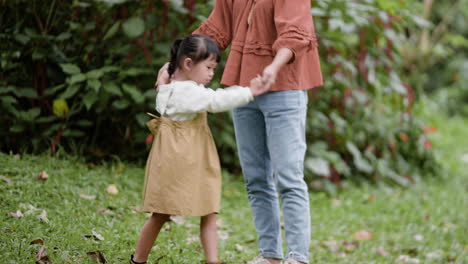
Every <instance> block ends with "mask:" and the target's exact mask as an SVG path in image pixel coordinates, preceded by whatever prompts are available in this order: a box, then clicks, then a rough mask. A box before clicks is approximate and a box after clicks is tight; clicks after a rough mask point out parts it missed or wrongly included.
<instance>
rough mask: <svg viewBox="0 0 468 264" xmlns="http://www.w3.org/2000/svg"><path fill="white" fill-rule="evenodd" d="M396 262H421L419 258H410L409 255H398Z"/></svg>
mask: <svg viewBox="0 0 468 264" xmlns="http://www.w3.org/2000/svg"><path fill="white" fill-rule="evenodd" d="M396 261H397V262H406V263H421V261H419V259H417V258H411V257H410V256H407V255H400V256H399V257H398V258H397V259H396Z"/></svg>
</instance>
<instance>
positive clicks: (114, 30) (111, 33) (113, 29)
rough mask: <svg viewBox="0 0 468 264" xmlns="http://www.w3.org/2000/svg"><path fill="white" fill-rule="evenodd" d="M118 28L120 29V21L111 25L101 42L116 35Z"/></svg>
mask: <svg viewBox="0 0 468 264" xmlns="http://www.w3.org/2000/svg"><path fill="white" fill-rule="evenodd" d="M119 27H120V21H117V22H116V23H114V25H112V27H111V28H110V29H109V30H108V31H107V33H106V35H104V38H103V40H107V39H109V38H112V37H113V36H114V35H115V34H116V33H117V31H118V30H119Z"/></svg>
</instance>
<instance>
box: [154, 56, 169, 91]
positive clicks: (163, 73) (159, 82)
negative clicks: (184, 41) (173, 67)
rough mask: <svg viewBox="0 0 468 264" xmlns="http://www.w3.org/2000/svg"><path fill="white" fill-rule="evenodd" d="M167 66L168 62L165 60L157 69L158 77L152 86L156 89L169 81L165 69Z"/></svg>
mask: <svg viewBox="0 0 468 264" xmlns="http://www.w3.org/2000/svg"><path fill="white" fill-rule="evenodd" d="M168 68H169V62H166V64H164V65H163V66H162V67H161V69H159V72H158V77H157V79H156V83H155V84H154V87H155V88H156V89H157V88H158V86H159V85H163V84H168V83H169V82H170V81H171V76H169V72H168V71H167V69H168Z"/></svg>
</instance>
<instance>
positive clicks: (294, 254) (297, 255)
mask: <svg viewBox="0 0 468 264" xmlns="http://www.w3.org/2000/svg"><path fill="white" fill-rule="evenodd" d="M287 258H292V259H294V260H297V261H300V262H304V263H309V260H308V259H307V257H306V256H304V255H302V254H300V253H298V252H294V251H291V252H289V253H288V256H287Z"/></svg>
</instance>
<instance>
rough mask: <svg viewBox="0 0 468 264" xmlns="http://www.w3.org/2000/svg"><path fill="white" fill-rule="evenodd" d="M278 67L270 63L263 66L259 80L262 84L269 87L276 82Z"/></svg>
mask: <svg viewBox="0 0 468 264" xmlns="http://www.w3.org/2000/svg"><path fill="white" fill-rule="evenodd" d="M278 72H279V67H278V66H276V64H273V63H272V64H270V65H268V66H266V67H265V69H264V70H263V73H262V77H261V81H262V83H263V85H265V86H266V87H267V89H270V88H271V87H272V86H273V85H274V84H275V82H276V76H277V75H278Z"/></svg>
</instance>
